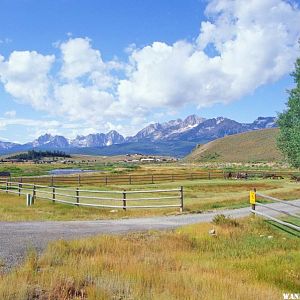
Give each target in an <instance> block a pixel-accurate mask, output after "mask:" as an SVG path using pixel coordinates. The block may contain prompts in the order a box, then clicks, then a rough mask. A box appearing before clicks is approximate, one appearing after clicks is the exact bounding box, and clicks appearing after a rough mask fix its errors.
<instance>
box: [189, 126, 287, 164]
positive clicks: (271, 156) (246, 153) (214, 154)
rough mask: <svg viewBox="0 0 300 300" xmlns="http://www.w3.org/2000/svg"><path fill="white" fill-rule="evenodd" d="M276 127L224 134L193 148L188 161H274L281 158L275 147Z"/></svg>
mask: <svg viewBox="0 0 300 300" xmlns="http://www.w3.org/2000/svg"><path fill="white" fill-rule="evenodd" d="M277 135H278V129H276V128H273V129H263V130H256V131H251V132H246V133H241V134H235V135H230V136H226V137H224V138H221V139H217V140H215V141H212V142H210V143H207V144H205V145H202V146H200V147H198V148H197V149H195V150H194V151H193V152H192V153H191V154H190V155H188V156H187V157H186V158H185V160H186V161H189V162H197V161H198V162H205V161H216V162H274V161H281V160H283V156H282V154H281V153H280V151H279V150H278V149H277V145H276V136H277Z"/></svg>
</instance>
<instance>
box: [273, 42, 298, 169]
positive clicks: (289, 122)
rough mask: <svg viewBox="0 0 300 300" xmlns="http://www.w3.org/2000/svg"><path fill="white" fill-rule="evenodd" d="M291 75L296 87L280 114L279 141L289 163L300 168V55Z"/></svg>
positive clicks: (279, 145) (290, 92)
mask: <svg viewBox="0 0 300 300" xmlns="http://www.w3.org/2000/svg"><path fill="white" fill-rule="evenodd" d="M299 45H300V42H299ZM291 76H293V77H294V81H295V83H296V87H295V88H293V89H292V90H290V91H288V93H289V99H288V102H287V109H286V110H285V111H284V112H282V113H281V114H279V116H278V125H279V128H280V133H279V137H278V140H277V142H278V147H279V149H280V150H281V151H282V152H283V154H284V155H285V157H286V158H287V160H288V161H289V163H290V164H291V165H292V166H293V167H295V168H300V57H299V58H298V59H297V60H296V63H295V70H294V72H293V73H292V74H291Z"/></svg>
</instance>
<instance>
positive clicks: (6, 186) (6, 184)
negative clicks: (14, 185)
mask: <svg viewBox="0 0 300 300" xmlns="http://www.w3.org/2000/svg"><path fill="white" fill-rule="evenodd" d="M6 193H8V178H6Z"/></svg>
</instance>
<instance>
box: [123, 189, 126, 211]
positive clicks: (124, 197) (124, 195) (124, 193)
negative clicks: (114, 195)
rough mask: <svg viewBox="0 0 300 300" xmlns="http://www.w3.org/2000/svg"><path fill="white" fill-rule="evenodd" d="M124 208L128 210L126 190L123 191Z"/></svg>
mask: <svg viewBox="0 0 300 300" xmlns="http://www.w3.org/2000/svg"><path fill="white" fill-rule="evenodd" d="M123 210H126V190H124V191H123Z"/></svg>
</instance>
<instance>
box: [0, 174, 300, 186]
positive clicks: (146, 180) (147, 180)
mask: <svg viewBox="0 0 300 300" xmlns="http://www.w3.org/2000/svg"><path fill="white" fill-rule="evenodd" d="M250 178H264V179H282V178H290V179H291V180H295V181H300V174H299V173H296V172H290V171H285V172H283V171H281V172H267V171H252V170H250V171H238V172H230V171H224V170H203V171H197V172H184V173H180V172H179V173H175V174H174V173H173V174H167V173H161V174H115V175H112V174H103V173H101V174H99V173H97V172H95V173H85V174H77V175H64V176H61V175H56V176H48V175H45V176H24V177H8V180H9V181H10V182H20V183H33V184H34V183H35V184H41V185H47V186H58V185H76V186H82V185H116V184H123V185H133V184H135V185H136V184H154V183H161V182H170V181H171V182H172V181H181V180H199V179H206V180H207V179H208V180H210V179H250ZM0 179H1V178H0ZM5 179H7V178H6V177H5V178H2V180H5Z"/></svg>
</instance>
